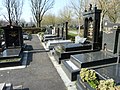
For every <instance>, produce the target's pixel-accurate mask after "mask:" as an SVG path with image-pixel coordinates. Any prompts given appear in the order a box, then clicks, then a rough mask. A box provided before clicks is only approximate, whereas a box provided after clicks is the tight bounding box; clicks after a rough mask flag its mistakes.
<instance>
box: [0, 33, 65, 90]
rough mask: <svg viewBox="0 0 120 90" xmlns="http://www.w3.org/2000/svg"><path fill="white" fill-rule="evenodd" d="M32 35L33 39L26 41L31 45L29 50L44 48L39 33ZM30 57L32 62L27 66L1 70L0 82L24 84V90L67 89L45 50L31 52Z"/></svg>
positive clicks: (16, 84)
mask: <svg viewBox="0 0 120 90" xmlns="http://www.w3.org/2000/svg"><path fill="white" fill-rule="evenodd" d="M32 37H33V38H32V40H31V41H29V40H26V41H25V43H27V45H28V46H29V47H30V48H29V50H32V49H33V50H44V48H43V46H42V45H41V43H40V41H39V39H38V37H37V35H32ZM28 59H29V60H30V63H29V65H28V66H27V68H24V69H18V70H5V71H0V83H3V82H5V83H12V84H13V86H18V87H19V86H22V87H23V90H66V87H65V85H64V83H63V81H62V80H61V78H60V76H59V74H58V73H57V71H56V69H55V68H54V66H53V64H52V62H51V61H50V59H49V57H48V55H47V53H46V52H45V51H42V52H40V51H39V52H30V53H29V57H28Z"/></svg>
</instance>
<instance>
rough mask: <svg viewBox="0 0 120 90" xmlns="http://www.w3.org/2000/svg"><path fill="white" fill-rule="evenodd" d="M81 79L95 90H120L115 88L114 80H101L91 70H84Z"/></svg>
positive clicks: (81, 72)
mask: <svg viewBox="0 0 120 90" xmlns="http://www.w3.org/2000/svg"><path fill="white" fill-rule="evenodd" d="M80 77H81V80H82V81H83V82H87V83H88V84H89V85H90V86H91V87H92V88H93V89H95V90H119V89H117V88H118V87H119V86H115V82H114V80H113V79H106V80H99V78H98V76H97V74H96V72H95V71H94V70H91V69H87V68H82V69H81V71H80Z"/></svg>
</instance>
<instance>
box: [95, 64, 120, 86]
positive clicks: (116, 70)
mask: <svg viewBox="0 0 120 90" xmlns="http://www.w3.org/2000/svg"><path fill="white" fill-rule="evenodd" d="M94 70H95V71H96V72H97V73H99V74H100V75H101V76H102V77H104V78H106V79H111V78H112V79H113V80H114V81H115V83H116V85H120V64H115V65H110V66H106V67H101V68H97V69H94Z"/></svg>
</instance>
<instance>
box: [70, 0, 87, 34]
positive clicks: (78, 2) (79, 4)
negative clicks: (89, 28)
mask: <svg viewBox="0 0 120 90" xmlns="http://www.w3.org/2000/svg"><path fill="white" fill-rule="evenodd" d="M87 5H88V0H75V1H73V0H71V8H72V9H73V10H74V12H75V15H76V16H77V18H78V23H79V33H80V25H81V24H82V21H83V18H82V17H83V16H82V13H83V12H84V10H85V8H86V7H87ZM79 33H78V34H79Z"/></svg>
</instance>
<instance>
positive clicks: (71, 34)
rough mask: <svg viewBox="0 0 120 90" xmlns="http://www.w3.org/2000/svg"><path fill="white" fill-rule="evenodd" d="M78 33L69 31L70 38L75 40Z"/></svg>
mask: <svg viewBox="0 0 120 90" xmlns="http://www.w3.org/2000/svg"><path fill="white" fill-rule="evenodd" d="M77 35H78V34H74V33H68V39H70V40H72V41H75V36H77Z"/></svg>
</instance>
